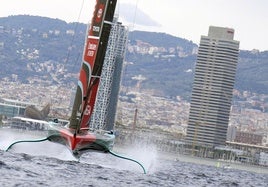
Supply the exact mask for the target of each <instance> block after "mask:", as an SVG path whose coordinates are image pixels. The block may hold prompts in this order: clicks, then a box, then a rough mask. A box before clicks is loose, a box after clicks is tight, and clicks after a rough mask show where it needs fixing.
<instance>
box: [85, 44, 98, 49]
mask: <svg viewBox="0 0 268 187" xmlns="http://www.w3.org/2000/svg"><path fill="white" fill-rule="evenodd" d="M87 49H89V50H94V51H96V50H97V44H93V43H88V47H87Z"/></svg>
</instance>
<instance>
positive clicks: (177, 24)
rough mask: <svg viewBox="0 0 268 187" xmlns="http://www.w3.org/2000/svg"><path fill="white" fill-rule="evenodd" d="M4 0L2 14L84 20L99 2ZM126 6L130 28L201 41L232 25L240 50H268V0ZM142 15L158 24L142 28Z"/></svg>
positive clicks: (124, 0) (145, 0)
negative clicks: (211, 31)
mask: <svg viewBox="0 0 268 187" xmlns="http://www.w3.org/2000/svg"><path fill="white" fill-rule="evenodd" d="M1 1H2V2H1V6H0V17H6V16H8V15H18V14H26V15H38V16H45V17H51V18H59V19H62V20H64V21H66V22H74V21H79V22H83V23H88V22H89V21H90V20H91V16H92V12H93V8H94V5H95V0H1ZM83 2H84V3H83ZM82 4H83V8H82V12H81V16H80V18H79V19H78V17H79V12H80V9H81V7H82ZM126 5H129V6H132V8H130V10H129V15H128V16H130V17H132V18H130V19H128V21H129V22H125V23H124V19H122V22H123V24H126V25H127V26H129V27H130V29H141V28H142V29H146V30H151V31H156V32H166V33H169V34H172V35H174V36H178V37H182V38H185V39H188V40H192V41H193V42H194V43H196V44H199V41H200V36H201V35H207V33H208V28H209V26H210V25H214V26H221V27H230V28H234V29H235V38H234V39H235V40H238V41H240V49H246V50H252V49H260V50H261V51H263V50H268V20H267V19H268V0H118V3H117V13H118V14H119V15H120V12H121V13H123V12H124V14H125V12H126V11H125V9H126ZM135 7H137V9H135ZM135 10H137V11H135ZM141 11H142V12H143V13H144V14H141V13H142V12H141ZM135 12H136V14H135ZM141 15H143V16H144V15H147V16H148V17H147V19H150V20H151V22H152V21H154V23H156V24H155V27H144V26H143V27H141V26H140V25H139V23H140V22H139V19H138V18H139V16H141ZM120 17H121V15H120ZM144 19H145V18H144Z"/></svg>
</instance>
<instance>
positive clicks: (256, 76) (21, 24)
mask: <svg viewBox="0 0 268 187" xmlns="http://www.w3.org/2000/svg"><path fill="white" fill-rule="evenodd" d="M86 28H87V25H85V24H81V23H66V22H64V21H61V20H58V19H51V18H45V17H38V16H28V15H20V16H10V17H5V18H0V66H1V69H0V79H6V80H10V81H12V80H19V81H21V82H26V83H34V82H35V81H36V79H37V78H38V79H40V80H43V81H44V82H46V83H47V84H66V83H71V82H75V81H76V79H77V73H78V71H79V69H80V64H81V59H82V53H83V46H84V39H85V31H86ZM128 39H129V42H128V46H127V52H126V57H125V60H126V61H127V62H128V63H127V66H125V70H124V73H123V75H124V76H123V80H122V84H123V85H124V86H128V87H134V86H137V79H134V77H137V76H142V77H144V78H145V80H143V81H142V84H141V87H140V89H148V90H149V89H150V90H152V91H153V92H154V94H156V95H159V96H166V97H176V96H177V95H180V96H182V97H184V98H185V99H189V97H190V93H191V87H192V82H193V76H194V73H193V72H194V66H195V61H196V54H197V49H198V45H197V44H195V43H193V42H191V41H189V40H186V39H182V38H179V37H174V36H171V35H169V34H165V33H158V32H143V31H133V32H130V33H129V37H128ZM267 72H268V51H263V52H260V51H258V50H254V51H244V50H241V51H240V54H239V62H238V67H237V76H236V83H235V89H237V90H239V91H241V92H242V91H250V92H256V93H258V94H267V90H268V74H267Z"/></svg>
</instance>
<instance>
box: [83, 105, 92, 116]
mask: <svg viewBox="0 0 268 187" xmlns="http://www.w3.org/2000/svg"><path fill="white" fill-rule="evenodd" d="M90 111H91V107H90V105H87V106H86V109H85V111H84V115H87V116H88V115H89V114H90Z"/></svg>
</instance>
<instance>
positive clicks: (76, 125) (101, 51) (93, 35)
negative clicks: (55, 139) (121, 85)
mask: <svg viewBox="0 0 268 187" xmlns="http://www.w3.org/2000/svg"><path fill="white" fill-rule="evenodd" d="M115 7H116V0H109V1H107V0H97V1H96V6H95V11H94V14H93V18H92V21H91V25H90V27H89V29H88V32H87V36H86V45H85V48H84V54H83V63H82V67H81V71H80V77H79V81H78V86H77V91H76V96H75V100H74V105H73V110H72V115H71V119H70V125H69V128H72V129H75V130H76V131H77V132H79V130H80V129H81V128H88V127H89V121H90V117H91V114H92V112H93V108H94V105H95V100H96V94H97V90H98V86H99V81H100V75H101V71H102V66H103V62H104V57H105V52H106V48H107V44H108V39H109V34H110V30H111V23H112V21H113V16H114V11H115Z"/></svg>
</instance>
